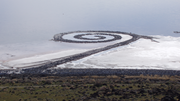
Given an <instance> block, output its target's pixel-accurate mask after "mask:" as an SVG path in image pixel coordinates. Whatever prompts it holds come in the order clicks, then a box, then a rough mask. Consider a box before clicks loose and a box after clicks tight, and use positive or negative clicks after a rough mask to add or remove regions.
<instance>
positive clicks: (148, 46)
mask: <svg viewBox="0 0 180 101" xmlns="http://www.w3.org/2000/svg"><path fill="white" fill-rule="evenodd" d="M154 37H157V38H158V39H155V40H156V41H158V43H157V42H152V41H151V40H147V39H140V40H138V41H136V42H134V43H131V44H130V45H127V46H123V47H118V48H115V49H111V50H108V51H105V52H101V53H99V54H97V55H94V56H90V57H87V58H85V59H82V60H79V61H75V62H72V63H66V64H63V65H59V66H58V67H56V68H68V67H70V68H103V69H105V68H111V69H162V70H180V37H170V36H154Z"/></svg>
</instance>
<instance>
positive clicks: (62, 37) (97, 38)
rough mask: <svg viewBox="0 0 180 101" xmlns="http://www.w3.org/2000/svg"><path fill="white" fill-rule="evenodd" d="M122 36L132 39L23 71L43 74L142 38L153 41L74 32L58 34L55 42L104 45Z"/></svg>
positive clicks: (118, 34)
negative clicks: (48, 69)
mask: <svg viewBox="0 0 180 101" xmlns="http://www.w3.org/2000/svg"><path fill="white" fill-rule="evenodd" d="M121 35H128V36H131V38H130V39H128V40H125V41H121V42H117V43H114V44H112V45H108V46H104V47H101V48H97V49H93V50H89V51H86V52H82V53H79V54H74V55H70V56H67V57H61V58H56V59H52V60H51V61H48V62H46V63H43V64H39V65H34V66H31V68H28V69H23V72H24V73H28V72H29V71H33V72H34V73H35V74H38V73H43V71H44V70H46V69H47V68H51V67H56V66H57V65H60V64H63V63H66V62H70V61H75V60H78V59H82V58H84V57H87V56H90V55H92V54H96V53H99V52H102V51H106V50H109V49H111V48H115V47H119V46H123V45H127V44H129V43H131V42H134V41H136V40H138V39H140V38H145V39H151V40H152V39H153V37H149V36H141V35H136V34H131V33H126V32H119V31H74V32H67V33H60V34H56V35H54V41H61V42H69V43H102V42H111V41H116V40H121V39H122V38H123V37H121ZM67 36H68V37H67ZM87 36H90V37H87ZM34 67H35V68H34Z"/></svg>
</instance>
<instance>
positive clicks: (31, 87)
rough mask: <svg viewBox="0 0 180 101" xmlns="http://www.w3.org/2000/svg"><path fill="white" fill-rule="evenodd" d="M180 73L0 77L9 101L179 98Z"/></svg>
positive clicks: (0, 90)
mask: <svg viewBox="0 0 180 101" xmlns="http://www.w3.org/2000/svg"><path fill="white" fill-rule="evenodd" d="M179 83H180V76H167V75H162V76H159V75H136V76H129V75H107V76H97V75H92V76H64V77H60V76H43V77H41V76H39V77H37V76H34V77H33V76H31V77H23V78H22V77H21V78H19V77H13V78H9V77H1V80H0V99H1V100H6V101H129V100H130V101H179V99H180V84H179Z"/></svg>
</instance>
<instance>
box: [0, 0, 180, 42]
mask: <svg viewBox="0 0 180 101" xmlns="http://www.w3.org/2000/svg"><path fill="white" fill-rule="evenodd" d="M179 4H180V1H179V0H158V1H157V0H145V1H144V0H111V1H104V0H75V1H70V0H66V1H64V0H63V1H62V0H51V1H49V0H38V1H37V0H36V1H32V0H1V1H0V13H1V16H0V44H11V43H23V42H34V41H35V42H36V41H42V40H49V39H52V38H53V35H54V34H57V33H61V32H69V31H77V30H110V31H124V32H132V33H135V34H140V35H165V36H175V37H179V36H180V34H175V33H173V31H179V30H180V29H179V26H180V23H179V21H180V12H179V10H180V6H179Z"/></svg>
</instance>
